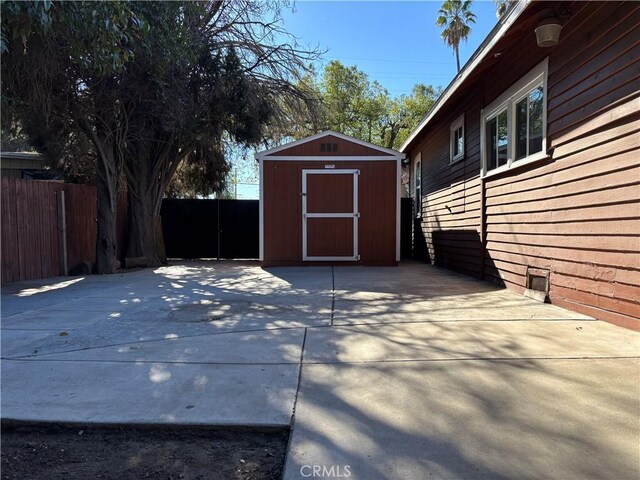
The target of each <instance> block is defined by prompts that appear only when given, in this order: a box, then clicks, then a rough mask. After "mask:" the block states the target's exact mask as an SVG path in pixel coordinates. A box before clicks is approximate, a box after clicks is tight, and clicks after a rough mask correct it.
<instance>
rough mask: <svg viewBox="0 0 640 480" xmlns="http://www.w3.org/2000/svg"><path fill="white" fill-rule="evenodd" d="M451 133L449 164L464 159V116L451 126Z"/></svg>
mask: <svg viewBox="0 0 640 480" xmlns="http://www.w3.org/2000/svg"><path fill="white" fill-rule="evenodd" d="M449 131H450V135H449V162H450V163H455V162H457V161H459V160H462V159H463V158H464V115H461V116H460V117H459V118H457V119H456V121H455V122H453V123H452V124H451V127H450V129H449Z"/></svg>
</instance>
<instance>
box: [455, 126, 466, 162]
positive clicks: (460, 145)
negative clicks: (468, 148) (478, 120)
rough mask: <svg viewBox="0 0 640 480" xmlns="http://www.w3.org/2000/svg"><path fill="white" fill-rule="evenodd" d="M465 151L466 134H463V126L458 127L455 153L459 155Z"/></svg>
mask: <svg viewBox="0 0 640 480" xmlns="http://www.w3.org/2000/svg"><path fill="white" fill-rule="evenodd" d="M462 152H464V135H463V134H462V126H460V127H458V128H457V129H456V134H455V138H454V143H453V154H454V156H456V157H457V156H458V155H460V154H462Z"/></svg>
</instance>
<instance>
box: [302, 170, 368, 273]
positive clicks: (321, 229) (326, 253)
mask: <svg viewBox="0 0 640 480" xmlns="http://www.w3.org/2000/svg"><path fill="white" fill-rule="evenodd" d="M359 174H360V171H359V170H355V169H324V170H320V169H317V170H316V169H305V170H302V259H303V260H304V261H314V262H318V261H347V262H348V261H357V260H359V259H360V257H359V255H358V218H359V216H360V214H359V213H358V175H359Z"/></svg>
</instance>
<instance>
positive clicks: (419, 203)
mask: <svg viewBox="0 0 640 480" xmlns="http://www.w3.org/2000/svg"><path fill="white" fill-rule="evenodd" d="M421 163H422V162H421V161H420V160H418V161H417V162H416V172H415V179H416V180H415V192H416V217H420V213H421V211H422V208H421V207H422V164H421Z"/></svg>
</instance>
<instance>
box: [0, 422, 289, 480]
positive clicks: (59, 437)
mask: <svg viewBox="0 0 640 480" xmlns="http://www.w3.org/2000/svg"><path fill="white" fill-rule="evenodd" d="M288 436H289V433H288V431H285V430H268V431H264V430H261V431H254V430H248V429H237V430H229V429H226V430H221V429H217V428H213V427H140V428H138V427H127V426H122V427H113V426H109V427H91V426H89V427H83V426H68V425H67V426H62V425H51V424H47V425H43V424H30V425H15V424H7V423H6V422H3V424H2V445H1V449H2V477H1V478H2V479H7V480H11V479H20V480H23V479H27V478H28V479H34V480H37V479H43V480H44V479H65V480H66V479H69V478H99V479H136V480H137V479H207V480H208V479H225V480H226V479H236V480H263V479H265V480H266V479H279V478H280V477H281V476H282V469H283V466H284V455H285V451H286V446H287V440H288Z"/></svg>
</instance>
